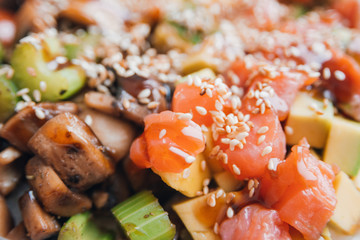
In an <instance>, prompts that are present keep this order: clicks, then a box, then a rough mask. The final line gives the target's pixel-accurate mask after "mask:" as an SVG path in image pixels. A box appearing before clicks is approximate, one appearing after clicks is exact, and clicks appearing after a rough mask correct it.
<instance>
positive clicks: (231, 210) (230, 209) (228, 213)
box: [226, 207, 234, 218]
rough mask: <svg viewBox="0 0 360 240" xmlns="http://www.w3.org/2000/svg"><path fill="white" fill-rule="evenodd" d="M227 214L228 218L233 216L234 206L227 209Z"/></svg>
mask: <svg viewBox="0 0 360 240" xmlns="http://www.w3.org/2000/svg"><path fill="white" fill-rule="evenodd" d="M226 216H227V217H228V218H232V217H233V216H234V210H233V209H232V207H228V209H227V211H226Z"/></svg>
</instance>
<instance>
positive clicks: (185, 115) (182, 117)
mask: <svg viewBox="0 0 360 240" xmlns="http://www.w3.org/2000/svg"><path fill="white" fill-rule="evenodd" d="M178 119H179V120H191V119H192V114H191V113H180V114H179V116H178Z"/></svg>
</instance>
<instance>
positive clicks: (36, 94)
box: [33, 89, 41, 102]
mask: <svg viewBox="0 0 360 240" xmlns="http://www.w3.org/2000/svg"><path fill="white" fill-rule="evenodd" d="M33 97H34V99H35V101H36V102H40V101H41V93H40V91H39V90H37V89H35V90H34V91H33Z"/></svg>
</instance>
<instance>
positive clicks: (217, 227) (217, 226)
mask: <svg viewBox="0 0 360 240" xmlns="http://www.w3.org/2000/svg"><path fill="white" fill-rule="evenodd" d="M214 233H215V234H219V224H218V223H217V222H216V223H215V224H214Z"/></svg>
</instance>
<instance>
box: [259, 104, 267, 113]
mask: <svg viewBox="0 0 360 240" xmlns="http://www.w3.org/2000/svg"><path fill="white" fill-rule="evenodd" d="M265 108H266V106H265V103H262V104H261V105H260V113H261V114H264V113H265Z"/></svg>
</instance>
